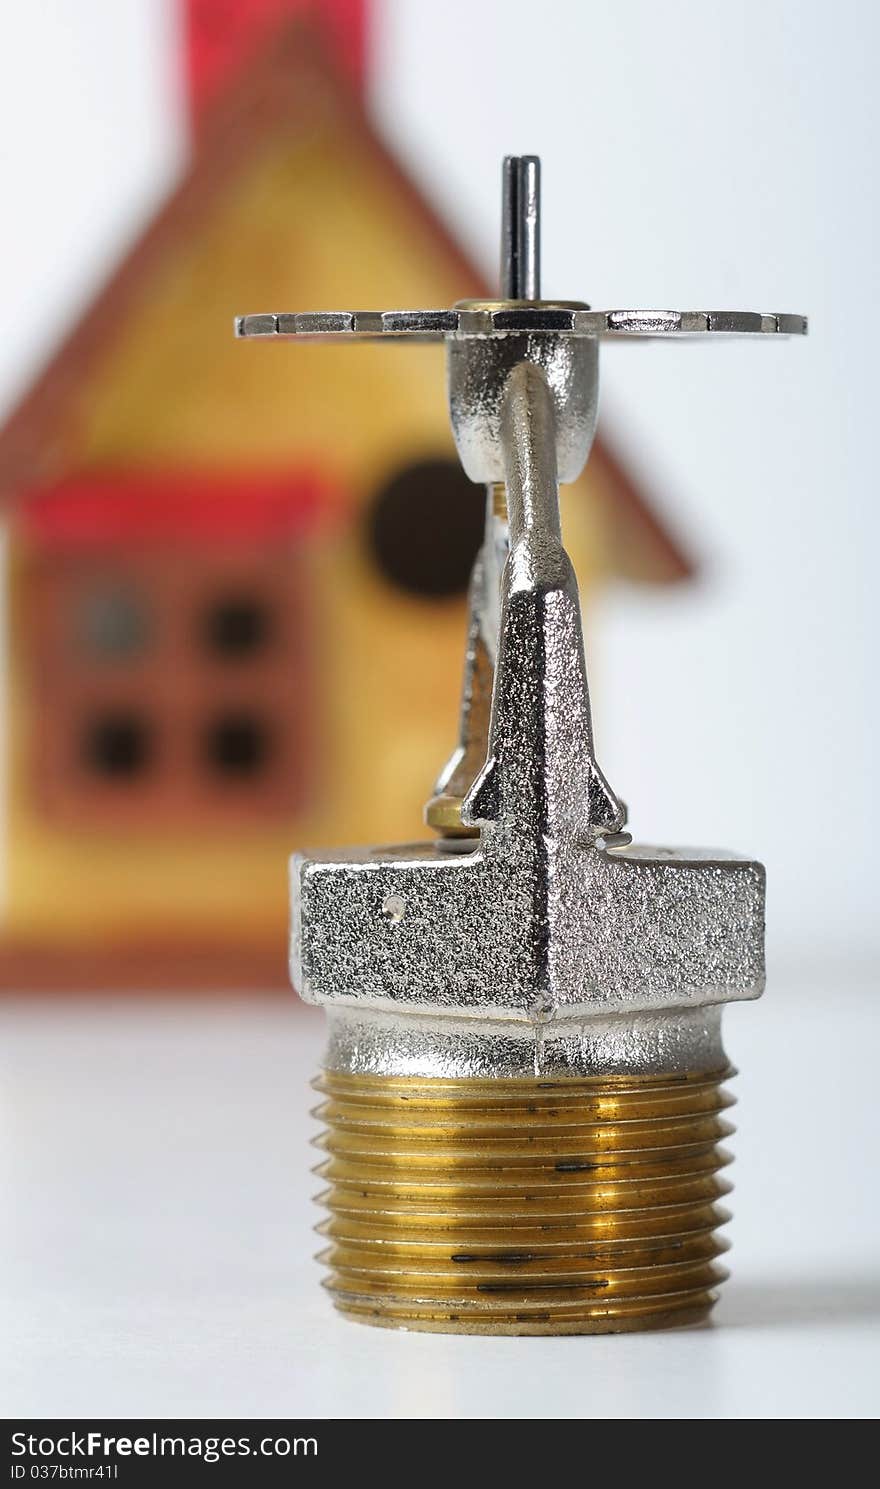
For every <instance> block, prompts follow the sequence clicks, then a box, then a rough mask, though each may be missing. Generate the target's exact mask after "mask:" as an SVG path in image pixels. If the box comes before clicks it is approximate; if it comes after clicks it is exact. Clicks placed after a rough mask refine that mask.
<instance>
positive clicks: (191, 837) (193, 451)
mask: <svg viewBox="0 0 880 1489" xmlns="http://www.w3.org/2000/svg"><path fill="white" fill-rule="evenodd" d="M361 149H362V147H360V146H359V145H358V144H357V142H355V143H354V144H353V142H352V141H351V140H349V139H348V138H346V139H342V138H337V137H336V136H335V135H334V132H333V130H332V129H329V128H327V127H324V128H316V129H315V130H314V132H312V133H311V134H309V135H308V137H306V138H305V139H303V138H299V137H297V138H289V139H288V138H285V137H283V136H282V137H281V138H276V139H274V140H273V141H272V143H271V144H269V145H268V146H267V147H266V148H265V149H264V150H263V151H262V153H260V154H259V155H258V156H257V157H256V158H254V159H252V160H251V162H250V163H249V166H248V168H247V169H246V170H245V171H244V172H243V173H242V174H241V175H240V176H239V177H238V178H237V179H234V180H230V181H229V182H228V183H227V185H226V187H225V189H224V191H223V193H222V196H221V197H219V198H218V200H217V202H216V204H215V205H214V207H213V208H212V210H211V211H210V212H209V213H206V214H205V215H204V216H203V217H202V218H201V219H200V220H199V221H198V223H195V224H194V225H193V228H192V231H191V233H190V235H189V236H188V237H187V239H186V241H185V242H182V243H181V244H180V245H179V246H178V248H177V249H176V250H175V252H174V254H173V256H169V257H168V259H167V261H166V262H165V263H164V264H163V265H162V266H161V267H160V268H158V269H157V271H156V272H155V273H154V274H153V275H152V276H151V277H150V278H149V279H148V281H147V282H145V283H144V284H143V285H142V289H141V295H140V300H139V302H138V304H137V305H136V306H135V307H133V309H132V310H131V311H130V312H129V314H128V315H127V317H126V318H125V322H124V325H122V326H121V327H120V328H119V331H118V333H117V334H116V335H115V336H114V338H113V344H112V349H111V350H110V351H109V352H107V353H106V354H105V356H104V359H103V361H102V363H101V365H100V367H99V368H98V371H97V375H94V374H93V375H92V376H91V377H90V378H89V380H88V382H87V384H85V385H84V387H83V389H82V391H81V394H80V400H79V407H78V409H77V419H76V421H75V425H74V427H75V431H76V437H75V443H74V444H73V445H72V446H71V449H70V450H69V452H68V455H69V461H70V464H71V466H72V468H73V469H77V470H84V469H86V470H94V471H99V472H100V471H104V472H107V471H112V470H126V471H128V470H131V469H133V468H137V469H140V470H145V469H146V470H149V469H153V470H162V469H163V468H172V469H174V470H175V471H179V470H181V469H187V468H189V467H197V468H199V469H201V470H205V469H211V468H217V469H219V470H222V471H223V472H224V473H226V474H228V473H229V472H230V471H234V470H235V469H237V468H240V469H242V470H248V471H250V470H259V469H263V470H266V471H269V470H278V469H279V468H281V469H283V468H289V467H292V466H296V465H302V464H304V465H311V464H314V465H315V466H317V467H318V468H319V469H320V470H321V471H322V472H325V473H326V474H328V475H329V476H331V478H333V479H335V480H336V481H338V484H339V487H340V490H341V491H342V492H343V493H344V494H345V496H346V500H347V501H348V503H349V504H350V508H349V510H350V517H351V519H352V520H350V521H348V522H347V523H344V524H343V525H342V528H341V530H340V532H339V533H337V534H336V535H335V536H334V537H333V539H332V541H331V539H330V538H329V537H328V538H327V540H326V541H324V542H318V543H317V544H315V545H313V547H312V549H311V560H310V565H309V571H310V580H309V583H310V599H311V620H310V627H311V637H310V643H311V645H312V646H313V648H314V654H315V658H316V675H317V679H318V681H317V685H316V686H315V688H314V702H315V708H316V711H317V716H316V718H315V720H314V731H313V732H314V736H315V739H316V741H317V744H318V748H317V751H316V774H315V777H314V781H313V789H312V792H311V795H310V798H309V802H308V804H307V808H306V810H304V811H303V812H301V813H300V814H299V815H298V816H297V817H296V818H294V819H291V820H287V821H280V822H278V823H277V824H273V826H272V828H271V830H268V831H264V830H262V829H258V828H253V829H250V830H247V831H244V830H238V831H236V832H234V833H226V834H224V833H222V832H215V831H213V830H209V829H208V828H206V829H205V830H204V831H201V832H199V833H198V834H194V833H192V832H174V831H171V830H165V829H161V828H153V827H150V828H144V829H131V828H126V829H125V830H124V831H120V832H118V833H116V832H109V831H102V832H98V831H95V832H93V833H90V834H86V833H83V832H81V831H77V832H75V833H74V832H72V831H70V830H67V831H65V830H62V829H60V828H58V827H56V826H53V825H52V824H51V823H50V822H48V821H47V820H45V819H44V818H42V817H41V815H40V813H39V811H38V809H37V806H36V804H35V802H34V800H33V797H32V794H31V789H30V776H29V770H28V761H29V758H30V756H31V753H32V749H31V740H32V738H33V733H34V731H35V730H37V729H45V728H51V727H52V722H51V720H47V719H45V718H35V717H34V716H33V713H32V711H31V710H30V708H29V700H28V689H27V675H26V671H25V659H24V656H23V654H22V651H21V648H20V644H19V643H20V638H21V634H22V601H23V586H24V585H25V584H26V573H27V569H26V554H25V553H24V551H23V550H22V549H21V548H19V550H18V551H17V552H16V553H14V554H13V559H12V565H11V569H12V573H11V581H12V582H11V628H10V629H11V635H12V638H13V639H12V655H11V666H10V680H9V703H10V761H9V810H8V845H9V868H8V880H7V885H8V887H7V926H6V928H7V931H11V932H14V933H16V934H18V935H21V936H38V937H41V938H44V939H45V938H50V937H53V936H57V937H59V938H63V939H70V938H71V937H77V936H80V937H83V938H92V937H94V936H95V935H96V934H100V935H101V936H102V937H111V938H112V937H113V936H114V935H117V934H118V935H127V934H130V933H136V934H144V933H155V934H157V935H166V936H174V935H177V934H180V935H188V934H192V933H193V932H196V933H199V932H207V931H209V932H210V933H211V934H212V935H213V936H215V937H217V938H223V937H224V936H227V935H232V934H234V935H236V936H240V935H244V936H247V935H250V934H254V935H259V934H261V933H263V932H264V931H265V930H266V929H267V928H270V927H271V928H277V927H278V926H279V925H280V924H281V923H282V922H283V920H284V918H285V916H286V870H285V864H286V860H287V857H288V855H289V853H290V851H291V849H292V848H293V847H295V846H301V845H313V846H319V845H321V844H327V845H330V844H339V843H344V842H346V841H348V842H357V841H369V840H371V839H372V840H383V839H385V840H389V841H393V840H395V839H398V840H399V839H407V838H411V837H414V836H423V835H424V829H423V828H422V826H421V806H422V803H423V801H424V800H425V798H426V796H427V794H428V792H429V788H430V785H431V778H432V774H433V772H435V770H436V768H437V767H438V766H439V765H440V763H441V762H442V760H443V758H444V756H445V754H446V753H447V752H448V750H449V749H450V748H451V746H452V743H453V740H454V734H455V723H456V712H457V704H458V694H459V688H460V668H461V655H462V643H463V638H464V624H465V618H464V608H463V605H462V604H461V603H459V602H451V603H448V604H439V605H438V604H435V603H431V604H425V603H422V602H419V601H416V600H413V599H410V598H407V597H406V596H403V595H401V594H398V593H397V592H394V591H392V590H391V589H390V588H389V587H388V586H387V585H385V584H384V583H383V581H382V580H381V578H380V577H379V576H378V575H377V574H376V573H374V571H373V569H372V568H371V566H370V563H369V560H368V557H367V555H366V552H365V549H364V545H363V540H362V534H361V530H360V527H359V524H358V520H357V514H358V513H359V511H360V510H361V508H362V507H363V506H364V504H365V503H366V502H367V501H368V500H369V498H370V496H371V495H372V494H373V493H374V492H375V491H376V489H377V488H378V487H379V486H381V485H382V484H383V482H384V481H385V479H386V478H387V477H388V476H389V475H391V474H392V473H393V472H394V471H395V470H396V469H398V468H400V467H401V466H402V465H404V464H406V463H408V462H409V461H410V460H412V459H417V458H420V457H424V456H426V455H431V454H437V453H440V454H447V453H450V454H451V442H450V437H449V433H448V428H447V422H446V412H445V399H444V384H443V357H442V350H441V349H439V348H425V347H412V346H401V345H397V344H395V345H391V346H388V347H373V346H361V345H358V346H352V347H342V346H316V345H306V346H302V347H300V346H291V345H281V346H274V345H265V344H259V343H257V344H251V345H249V344H244V343H236V342H235V341H234V340H233V337H232V334H231V325H232V317H233V314H234V313H235V312H241V311H249V310H260V309H268V310H277V309H287V308H291V309H293V308H297V307H308V306H312V307H315V308H321V307H333V306H346V305H357V304H364V305H378V306H382V305H385V306H392V305H442V304H445V303H451V302H452V301H453V300H454V299H456V298H458V297H459V296H460V295H462V294H464V293H468V292H470V291H471V290H472V289H473V288H474V287H473V286H471V285H462V283H461V282H460V279H458V277H457V275H456V272H455V269H454V266H451V265H450V264H449V262H448V259H447V257H446V256H445V255H444V254H443V253H442V251H441V250H440V249H439V248H438V245H437V244H436V243H435V242H434V240H433V239H432V237H431V236H430V234H429V233H428V231H427V230H426V228H425V226H424V224H423V223H422V221H421V219H420V218H419V217H418V216H416V215H415V214H414V213H413V212H412V211H411V209H410V207H409V205H408V204H407V205H404V204H402V203H401V201H400V200H399V197H398V195H397V194H396V193H395V192H394V190H393V189H392V187H391V185H390V183H389V182H387V181H386V180H385V179H384V177H382V176H380V175H379V174H378V173H377V171H376V170H375V168H374V165H373V163H372V158H371V157H368V156H367V155H366V154H362V153H361ZM474 497H475V500H478V501H479V500H481V493H480V492H479V491H477V490H476V489H475V492H474ZM566 506H567V511H568V531H569V532H570V533H572V534H573V535H574V548H575V558H576V563H577V565H578V568H579V571H580V577H581V582H582V586H583V585H586V586H587V587H588V586H589V584H590V583H591V581H592V578H593V573H594V569H595V566H596V564H598V563H599V561H600V558H601V553H600V548H599V543H598V534H597V531H596V521H595V511H594V508H593V506H592V505H591V503H590V501H589V498H588V496H586V495H585V493H584V490H583V489H579V488H575V489H574V490H573V492H572V494H571V497H570V498H569V500H568V501H567V503H566ZM425 520H426V521H429V522H437V523H441V522H442V512H441V513H437V512H426V513H425ZM292 685H295V680H292Z"/></svg>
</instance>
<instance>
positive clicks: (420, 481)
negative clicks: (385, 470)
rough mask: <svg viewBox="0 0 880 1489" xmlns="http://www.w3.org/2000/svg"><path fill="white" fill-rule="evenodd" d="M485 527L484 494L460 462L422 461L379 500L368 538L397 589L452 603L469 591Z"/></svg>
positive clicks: (394, 481) (371, 514)
mask: <svg viewBox="0 0 880 1489" xmlns="http://www.w3.org/2000/svg"><path fill="white" fill-rule="evenodd" d="M483 525H484V504H483V494H482V490H481V488H480V487H479V486H475V485H474V483H473V482H472V481H469V480H468V478H467V476H466V475H465V473H464V471H463V470H462V468H461V466H460V465H459V464H458V462H457V461H455V460H423V461H420V462H419V463H418V464H415V465H410V466H408V467H407V468H406V469H405V470H402V471H400V472H399V473H398V474H397V475H396V476H394V477H393V478H392V480H391V481H389V482H388V485H387V486H385V487H383V489H382V490H381V491H380V492H379V493H378V494H377V496H376V498H375V500H374V502H373V505H372V508H371V509H370V511H369V513H368V515H367V537H368V541H369V544H370V549H371V551H372V554H373V557H374V559H375V561H376V563H377V565H378V567H379V570H380V572H381V573H382V574H383V575H384V577H385V578H386V579H387V580H389V581H390V582H391V583H392V584H394V585H396V586H397V587H398V588H399V589H403V590H405V591H406V592H407V594H411V595H418V596H419V597H420V598H422V599H427V600H440V599H450V598H452V597H453V596H454V595H462V594H465V593H466V591H467V587H468V581H469V579H470V574H471V569H472V567H473V562H474V559H475V557H476V555H477V550H478V548H479V546H480V544H481V542H482V541H483Z"/></svg>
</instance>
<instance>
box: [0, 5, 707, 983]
mask: <svg viewBox="0 0 880 1489" xmlns="http://www.w3.org/2000/svg"><path fill="white" fill-rule="evenodd" d="M486 290H487V285H486V284H485V283H484V282H483V280H482V279H481V277H480V276H479V275H478V274H477V273H476V272H475V270H474V269H473V267H472V266H471V265H470V264H469V263H468V262H467V261H466V259H465V258H464V256H463V254H462V253H461V251H460V250H459V249H458V247H457V246H456V245H455V243H454V242H453V241H452V240H451V238H450V236H449V234H448V232H447V231H446V230H445V229H444V228H443V226H442V225H441V223H440V222H439V221H438V220H437V218H436V217H435V215H434V213H433V211H432V210H431V208H430V206H429V204H428V203H427V202H426V201H425V199H424V197H423V196H422V195H421V194H420V193H419V191H418V190H417V189H416V188H415V187H414V185H413V184H412V183H411V182H410V181H409V180H408V179H407V178H406V176H405V175H404V173H403V172H402V171H401V169H400V167H399V166H398V165H397V164H396V163H395V162H394V160H393V158H392V156H391V154H390V153H389V151H388V149H387V148H386V147H385V145H383V144H382V143H380V141H379V140H378V138H377V136H376V133H375V132H374V130H373V128H372V127H371V125H370V122H369V120H368V118H367V117H366V115H365V113H364V111H363V107H362V104H361V102H360V101H359V99H358V97H357V95H356V92H355V90H354V89H353V88H352V87H351V86H350V84H349V83H348V82H347V81H346V80H345V79H344V77H342V76H341V75H337V73H336V72H335V71H334V69H333V67H332V66H331V65H330V64H329V63H328V62H327V61H326V60H325V59H324V58H322V57H321V56H320V54H319V52H318V51H317V50H316V48H315V47H314V46H313V45H312V44H311V42H310V41H309V40H308V38H307V36H306V35H305V34H304V33H303V31H302V30H300V29H292V30H289V31H287V32H285V33H284V34H283V35H280V36H279V37H278V38H277V40H276V41H275V43H274V44H273V46H272V48H271V50H270V53H269V55H268V56H267V57H263V58H262V59H261V60H258V61H255V62H254V64H253V66H252V67H251V68H250V70H249V72H248V74H247V76H246V77H245V78H244V79H240V80H239V81H238V83H237V84H236V86H235V89H234V91H229V92H228V93H227V94H226V95H225V96H224V98H223V100H222V102H221V103H220V104H218V106H217V107H216V108H215V110H214V114H213V118H212V119H211V120H210V121H209V123H207V124H206V125H205V127H204V129H203V130H202V131H201V133H200V137H199V143H198V147H197V150H196V155H195V159H194V162H193V164H192V167H191V169H190V171H189V173H188V175H187V176H186V179H185V180H184V181H183V183H182V184H181V185H180V187H179V189H178V190H177V191H176V192H175V194H174V195H173V197H172V198H171V200H170V201H169V202H168V204H167V205H166V207H165V208H164V210H163V211H162V212H161V214H160V215H159V217H158V219H157V220H156V221H155V222H154V223H153V224H152V226H151V227H150V228H149V229H148V231H147V232H146V234H145V235H144V236H143V237H142V239H141V240H140V242H139V243H138V244H137V245H136V246H135V248H134V250H133V252H132V253H131V254H130V256H129V257H128V258H127V260H126V262H125V263H124V264H123V265H122V267H121V269H120V270H119V272H118V273H117V274H116V276H115V277H114V278H113V280H112V282H111V283H110V284H109V285H107V287H106V289H105V290H104V291H103V293H102V294H101V295H100V296H99V298H98V301H97V303H95V304H94V305H92V307H91V308H90V309H89V310H88V311H87V313H86V314H85V316H84V317H83V318H82V320H81V321H80V323H79V325H78V326H77V327H76V328H75V330H74V332H73V334H72V335H71V336H70V338H69V340H68V341H67V343H66V344H65V345H64V346H63V347H62V348H61V349H60V351H59V352H58V353H57V355H56V356H55V357H54V359H53V360H52V362H51V364H50V365H49V367H48V369H47V370H46V372H45V373H44V375H43V376H42V377H41V378H40V379H39V381H38V382H37V384H36V386H34V387H33V388H32V389H31V391H30V392H29V393H28V394H27V396H26V397H25V399H24V400H23V402H22V404H21V405H20V407H19V408H18V410H17V411H16V412H15V413H14V414H13V416H12V418H11V419H10V421H9V423H8V424H7V427H6V429H5V431H4V432H3V433H2V436H0V483H2V496H3V501H4V505H5V512H6V515H7V518H8V523H9V531H10V544H9V550H10V558H9V576H8V580H9V595H10V602H9V643H8V644H9V683H8V694H7V700H6V701H7V708H6V710H5V714H4V717H5V720H6V729H7V733H8V742H7V753H8V767H7V775H8V781H7V796H8V800H7V830H6V845H5V852H6V860H7V862H6V884H7V890H6V906H5V921H4V924H3V926H2V931H0V982H2V984H4V985H6V986H19V987H21V986H27V985H33V986H37V985H52V986H60V987H63V986H77V985H79V986H82V985H90V986H94V985H100V984H102V983H103V984H105V985H120V986H133V987H147V986H151V985H152V986H155V985H161V984H163V983H164V984H168V985H170V986H185V985H196V984H198V983H201V982H204V983H205V984H206V985H211V986H220V985H226V986H236V985H240V986H248V985H250V986H253V985H266V984H269V983H271V984H279V985H280V984H283V983H285V982H286V971H285V934H286V931H285V928H286V860H287V857H288V855H289V853H290V851H291V850H292V848H293V847H295V846H297V845H308V844H312V845H316V844H327V845H331V844H338V843H341V842H344V841H353V842H357V841H369V840H371V839H375V840H381V839H388V840H395V839H400V838H401V837H407V836H408V837H413V836H420V835H423V834H424V832H425V829H424V828H423V827H422V826H421V822H420V814H421V806H422V804H423V802H424V801H425V800H426V798H427V797H428V795H429V794H430V787H431V774H432V771H434V770H435V769H436V768H437V767H439V765H440V764H441V763H442V761H443V759H444V758H445V756H446V755H447V754H448V752H449V748H450V746H451V744H452V740H453V736H454V731H455V723H456V707H457V695H458V691H459V687H460V677H459V666H460V657H461V648H462V634H463V628H464V625H465V606H464V596H465V590H466V586H467V579H468V573H469V568H470V564H471V561H472V558H473V554H474V552H475V550H476V546H477V544H478V541H479V537H480V532H481V527H482V520H483V497H482V492H481V491H480V490H479V489H477V488H475V487H473V486H471V485H469V483H468V482H467V481H466V479H465V478H464V476H463V474H462V473H461V471H460V469H459V467H458V465H457V462H456V459H455V456H454V452H453V449H452V446H451V439H450V435H449V433H448V427H447V421H446V416H445V412H444V400H443V395H442V381H443V360H442V351H438V350H437V349H436V348H432V347H425V348H419V349H417V350H415V351H412V352H410V354H409V355H407V356H406V357H400V356H398V355H395V349H394V348H393V347H392V348H391V349H386V348H384V347H376V346H357V347H354V348H351V349H343V348H338V347H321V346H313V347H310V348H309V349H308V350H307V351H306V352H302V351H298V350H297V349H296V348H294V347H282V348H278V349H275V350H273V349H272V348H267V347H265V346H262V345H257V346H255V347H254V346H248V345H247V344H242V343H240V342H236V341H235V340H234V339H233V335H232V321H233V315H234V314H235V313H236V312H238V311H247V310H251V309H263V308H266V307H267V306H268V307H270V308H272V307H283V308H286V307H290V308H294V307H305V308H307V307H314V308H320V307H322V306H325V305H337V304H341V303H345V302H348V301H349V300H351V301H352V302H357V303H360V304H364V305H377V306H384V305H386V304H391V303H397V302H400V303H402V304H412V305H438V306H439V305H445V304H449V303H452V302H453V301H455V300H456V299H459V298H461V297H464V296H474V295H480V294H484V293H485V292H486ZM566 521H567V524H568V526H567V531H568V532H569V533H570V534H571V535H572V536H571V547H572V550H573V552H574V555H575V560H576V563H577V566H578V571H579V577H580V581H581V586H582V589H583V590H584V591H585V592H586V598H587V602H589V591H590V588H591V587H592V586H594V585H596V584H598V583H600V582H602V581H604V580H605V579H606V578H608V577H610V576H615V575H624V576H627V577H630V578H634V579H636V580H644V581H648V582H660V583H663V582H667V581H671V580H675V579H678V578H680V577H682V575H683V574H685V573H686V572H687V568H688V565H687V561H686V559H685V557H684V556H683V554H682V553H681V551H680V550H679V549H678V548H677V546H676V544H675V542H674V541H673V540H672V539H671V538H670V537H669V535H668V534H667V532H666V531H665V530H664V528H663V526H662V525H661V524H660V523H659V522H658V520H657V519H656V518H655V517H654V516H653V515H652V513H651V510H650V506H649V504H648V501H647V499H646V498H645V497H644V496H643V495H641V494H640V493H639V491H638V490H637V489H636V486H635V484H634V483H633V481H632V479H631V478H630V477H629V476H628V475H627V474H626V472H625V470H624V468H623V467H622V465H621V464H620V463H619V462H618V461H617V460H615V459H614V458H613V457H612V456H611V455H610V454H609V452H608V449H607V447H606V446H604V445H603V444H602V443H601V441H600V443H599V445H598V447H597V450H596V453H595V454H594V456H593V458H592V459H591V462H590V465H589V467H588V471H587V473H586V475H585V477H584V478H582V480H581V482H579V483H578V485H577V486H576V487H573V488H571V490H570V491H569V492H568V494H567V496H566Z"/></svg>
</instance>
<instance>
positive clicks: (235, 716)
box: [205, 713, 269, 780]
mask: <svg viewBox="0 0 880 1489" xmlns="http://www.w3.org/2000/svg"><path fill="white" fill-rule="evenodd" d="M205 755H206V758H207V761H208V764H209V765H210V767H211V769H212V770H213V771H214V772H216V773H217V774H218V775H221V776H225V777H227V778H228V779H232V780H244V779H248V778H250V777H252V776H255V775H258V774H259V772H260V771H261V770H262V769H263V767H264V766H265V764H266V762H267V760H268V758H269V734H268V731H267V729H266V726H265V724H264V723H263V722H262V721H261V720H260V719H258V718H256V717H254V715H252V714H248V713H229V714H222V715H221V716H220V718H217V719H215V720H214V721H213V723H212V724H210V725H209V727H208V729H207V731H206V734H205Z"/></svg>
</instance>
